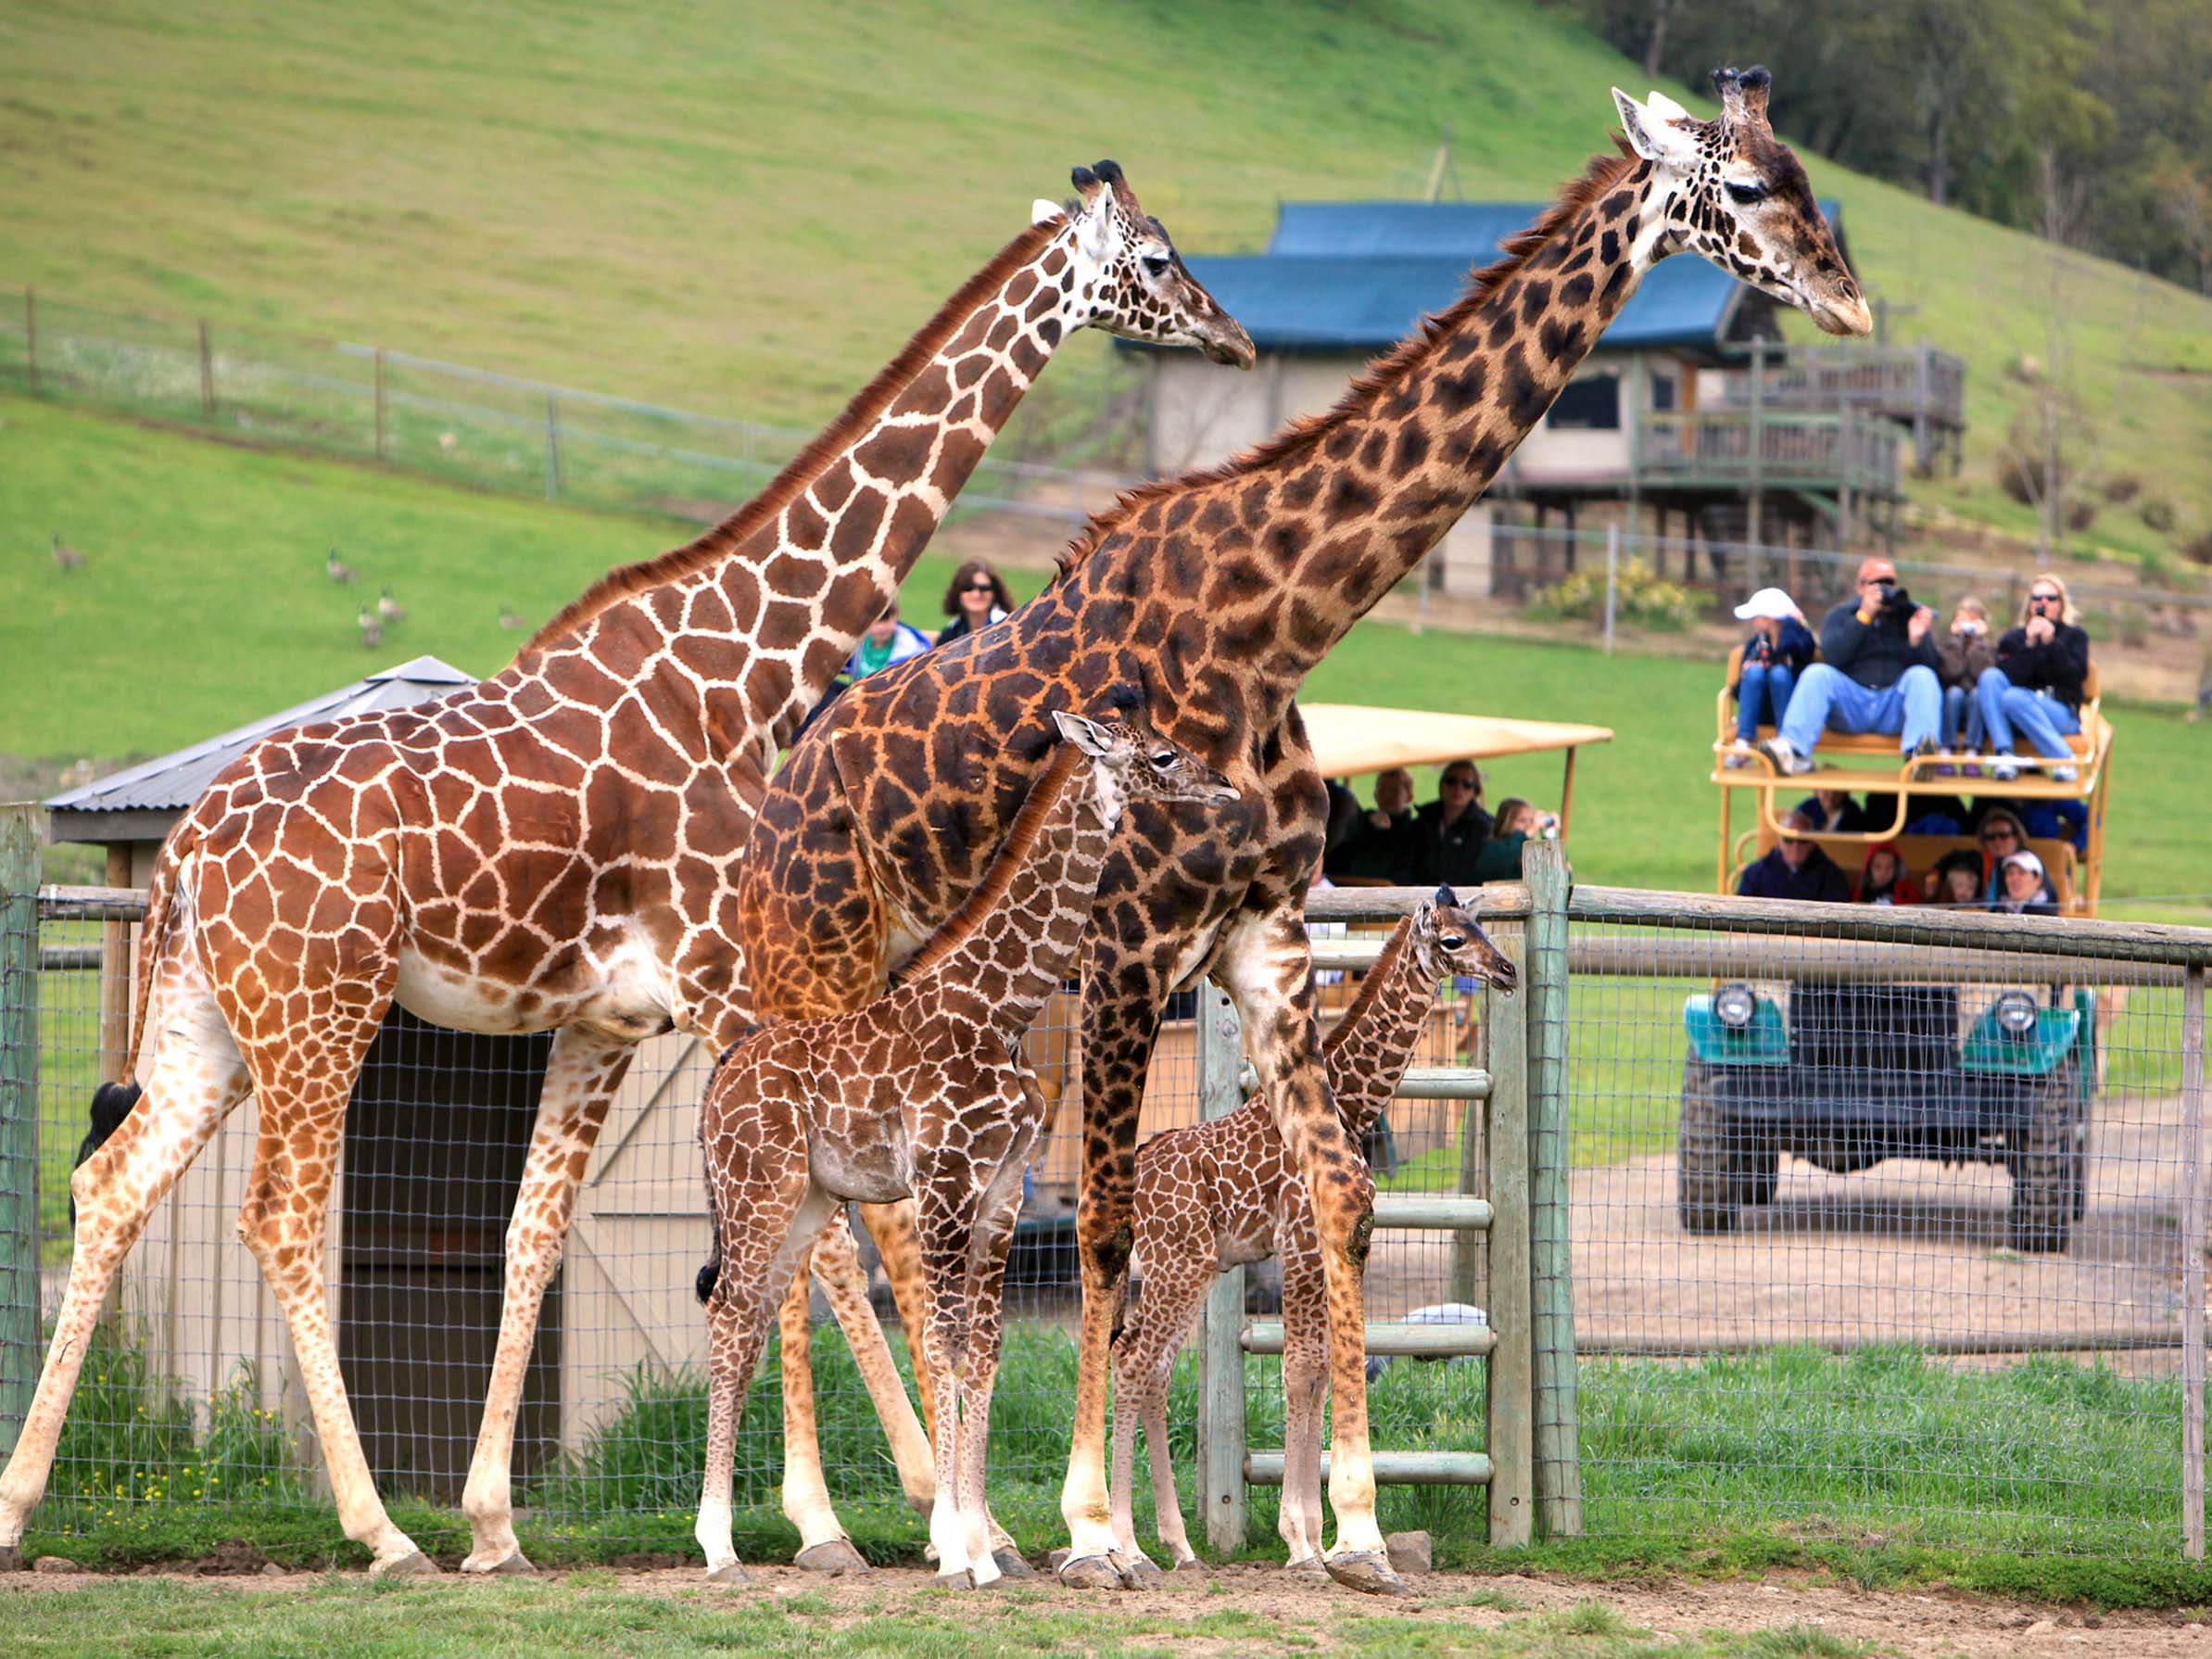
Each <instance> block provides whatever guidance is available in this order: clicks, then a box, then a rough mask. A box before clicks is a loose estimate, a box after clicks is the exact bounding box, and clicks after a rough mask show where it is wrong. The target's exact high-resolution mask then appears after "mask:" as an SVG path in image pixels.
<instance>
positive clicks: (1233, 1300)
mask: <svg viewBox="0 0 2212 1659" xmlns="http://www.w3.org/2000/svg"><path fill="white" fill-rule="evenodd" d="M1244 1058H1245V1045H1244V1039H1243V1033H1242V1032H1241V1031H1240V1029H1239V1028H1238V1025H1237V1018H1236V1009H1235V1007H1233V1006H1232V1005H1231V1003H1230V1001H1229V998H1228V997H1227V996H1226V995H1224V994H1222V992H1221V989H1220V986H1218V985H1216V984H1215V983H1214V982H1213V981H1211V980H1207V981H1202V982H1201V983H1200V985H1199V987H1198V1112H1199V1116H1201V1117H1202V1118H1223V1117H1227V1116H1228V1115H1229V1114H1230V1113H1231V1112H1232V1111H1234V1110H1236V1108H1237V1106H1238V1103H1239V1101H1240V1099H1241V1097H1242V1094H1243V1091H1242V1090H1241V1088H1240V1087H1239V1086H1238V1074H1239V1073H1240V1071H1241V1070H1243V1066H1244ZM1198 1328H1199V1349H1198V1506H1199V1508H1200V1509H1201V1510H1202V1511H1203V1512H1204V1513H1205V1516H1206V1541H1207V1543H1208V1544H1210V1545H1211V1546H1212V1547H1213V1548H1214V1550H1215V1551H1217V1552H1219V1553H1220V1554H1222V1555H1233V1554H1235V1553H1236V1552H1237V1551H1240V1550H1242V1549H1243V1548H1244V1547H1245V1521H1246V1505H1245V1349H1244V1340H1243V1339H1244V1334H1245V1270H1244V1269H1243V1268H1241V1267H1232V1268H1231V1269H1230V1270H1229V1271H1228V1272H1227V1273H1221V1274H1220V1275H1218V1276H1217V1277H1216V1278H1215V1280H1214V1283H1213V1288H1212V1289H1211V1290H1210V1291H1208V1292H1207V1297H1206V1310H1205V1315H1204V1319H1203V1322H1202V1323H1200V1325H1199V1327H1198ZM1114 1406H1115V1410H1117V1411H1120V1410H1124V1409H1126V1408H1125V1407H1124V1406H1123V1405H1122V1402H1121V1401H1119V1400H1116V1401H1115V1402H1114Z"/></svg>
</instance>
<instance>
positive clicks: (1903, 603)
mask: <svg viewBox="0 0 2212 1659" xmlns="http://www.w3.org/2000/svg"><path fill="white" fill-rule="evenodd" d="M1918 608H1919V607H1917V606H1916V605H1915V604H1914V603H1913V596H1912V595H1911V594H1909V593H1907V592H1906V591H1905V590H1904V589H1902V588H1900V587H1898V586H1897V585H1896V584H1895V583H1894V582H1884V583H1883V584H1882V609H1883V610H1884V611H1886V612H1889V613H1891V614H1895V615H1899V616H1910V615H1911V614H1913V613H1914V611H1915V610H1917V609H1918Z"/></svg>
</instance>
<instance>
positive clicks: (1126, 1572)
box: [1111, 1555, 1167, 1589]
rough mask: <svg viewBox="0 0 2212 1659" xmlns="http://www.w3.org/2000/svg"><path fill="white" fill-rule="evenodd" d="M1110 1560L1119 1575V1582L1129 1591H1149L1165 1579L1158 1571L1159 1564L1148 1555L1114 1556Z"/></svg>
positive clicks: (1163, 1574) (1164, 1575)
mask: <svg viewBox="0 0 2212 1659" xmlns="http://www.w3.org/2000/svg"><path fill="white" fill-rule="evenodd" d="M1111 1560H1112V1561H1113V1564H1114V1566H1115V1568H1116V1569H1117V1570H1118V1571H1119V1573H1120V1575H1121V1582H1122V1583H1123V1584H1125V1585H1127V1586H1128V1587H1129V1588H1130V1589H1149V1588H1150V1587H1152V1586H1153V1585H1155V1584H1157V1583H1158V1582H1159V1581H1160V1580H1161V1579H1162V1578H1164V1577H1167V1575H1166V1574H1165V1573H1162V1572H1161V1571H1160V1569H1159V1564H1158V1563H1157V1562H1156V1561H1154V1560H1153V1559H1152V1558H1151V1557H1150V1556H1148V1555H1116V1556H1113V1557H1111Z"/></svg>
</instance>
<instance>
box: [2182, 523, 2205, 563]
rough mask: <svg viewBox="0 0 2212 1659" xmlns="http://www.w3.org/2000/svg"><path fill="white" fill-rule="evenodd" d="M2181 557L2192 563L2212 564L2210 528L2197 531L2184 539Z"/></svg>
mask: <svg viewBox="0 0 2212 1659" xmlns="http://www.w3.org/2000/svg"><path fill="white" fill-rule="evenodd" d="M2181 557H2182V558H2184V559H2186V560H2188V561H2189V562H2190V564H2212V530H2203V531H2199V532H2198V533H2197V534H2196V535H2194V536H2192V537H2191V538H2189V539H2188V540H2187V541H2184V542H2183V543H2182V544H2181Z"/></svg>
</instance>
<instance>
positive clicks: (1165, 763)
mask: <svg viewBox="0 0 2212 1659" xmlns="http://www.w3.org/2000/svg"><path fill="white" fill-rule="evenodd" d="M1152 764H1153V765H1154V766H1157V767H1158V768H1159V769H1160V770H1161V771H1163V772H1164V771H1166V770H1167V769H1168V768H1169V766H1173V765H1174V764H1175V751H1174V750H1172V749H1162V750H1161V751H1160V752H1159V753H1158V754H1155V755H1154V756H1153V757H1152Z"/></svg>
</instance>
